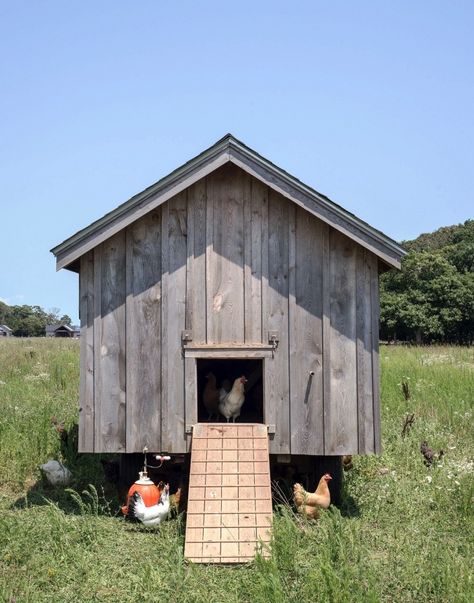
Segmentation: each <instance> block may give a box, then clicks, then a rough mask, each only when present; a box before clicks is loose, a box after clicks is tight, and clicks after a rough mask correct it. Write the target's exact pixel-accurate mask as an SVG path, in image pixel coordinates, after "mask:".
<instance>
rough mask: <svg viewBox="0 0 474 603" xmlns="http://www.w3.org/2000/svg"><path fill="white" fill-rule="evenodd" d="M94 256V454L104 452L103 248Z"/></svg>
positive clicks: (95, 251) (96, 249)
mask: <svg viewBox="0 0 474 603" xmlns="http://www.w3.org/2000/svg"><path fill="white" fill-rule="evenodd" d="M92 253H93V254H94V452H102V435H101V432H100V417H101V414H102V400H101V398H100V373H101V370H102V369H101V365H102V356H101V350H100V346H101V339H102V336H101V332H102V296H101V291H102V247H101V246H100V245H99V246H98V247H96V248H95V249H94V250H93V252H92Z"/></svg>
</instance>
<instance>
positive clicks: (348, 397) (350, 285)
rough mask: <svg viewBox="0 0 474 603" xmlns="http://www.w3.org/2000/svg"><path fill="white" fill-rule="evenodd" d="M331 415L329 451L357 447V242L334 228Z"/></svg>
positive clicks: (337, 451) (331, 289) (327, 439)
mask: <svg viewBox="0 0 474 603" xmlns="http://www.w3.org/2000/svg"><path fill="white" fill-rule="evenodd" d="M330 252H331V256H330V291H331V335H330V337H331V341H330V346H331V416H330V424H329V425H327V426H326V428H327V429H328V431H326V442H327V449H328V453H329V454H347V453H350V452H352V451H355V450H357V449H358V435H357V361H356V336H357V333H356V304H355V294H356V287H355V257H356V256H355V244H354V243H353V242H352V241H350V239H348V238H347V237H345V236H344V235H341V234H340V233H338V232H337V231H335V230H332V231H331V236H330Z"/></svg>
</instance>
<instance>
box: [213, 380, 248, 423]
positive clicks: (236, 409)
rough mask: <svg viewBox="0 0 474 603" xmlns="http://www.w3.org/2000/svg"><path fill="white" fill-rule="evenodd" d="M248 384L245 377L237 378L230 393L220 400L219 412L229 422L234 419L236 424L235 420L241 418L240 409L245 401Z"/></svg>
mask: <svg viewBox="0 0 474 603" xmlns="http://www.w3.org/2000/svg"><path fill="white" fill-rule="evenodd" d="M246 383H247V379H246V378H245V377H244V375H242V377H237V379H236V380H235V381H234V385H233V386H232V389H231V390H230V392H229V393H228V394H227V395H226V396H224V397H223V398H221V399H220V402H219V412H220V413H221V415H222V416H224V417H225V418H226V419H227V422H229V419H232V421H233V422H234V423H235V420H236V419H237V418H238V417H239V416H240V409H241V408H242V405H243V403H244V400H245V393H244V386H245V384H246Z"/></svg>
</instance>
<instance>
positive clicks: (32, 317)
mask: <svg viewBox="0 0 474 603" xmlns="http://www.w3.org/2000/svg"><path fill="white" fill-rule="evenodd" d="M0 324H1V325H7V326H8V327H10V329H12V331H13V335H16V336H17V337H42V336H44V335H45V332H46V325H56V324H64V325H69V326H71V319H70V317H69V316H68V315H67V314H64V315H63V316H61V315H60V311H59V309H57V308H53V309H51V310H49V311H46V310H43V308H41V307H40V306H26V305H23V306H9V305H7V304H6V303H4V302H0Z"/></svg>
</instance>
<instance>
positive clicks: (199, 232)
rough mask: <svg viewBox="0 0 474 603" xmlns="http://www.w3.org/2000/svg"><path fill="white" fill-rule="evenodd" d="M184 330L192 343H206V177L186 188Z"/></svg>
mask: <svg viewBox="0 0 474 603" xmlns="http://www.w3.org/2000/svg"><path fill="white" fill-rule="evenodd" d="M187 254H188V258H187V275H186V329H189V330H190V331H191V332H192V336H193V342H194V343H205V342H206V295H205V284H206V180H205V179H202V180H199V181H198V182H196V184H194V185H193V186H192V187H190V188H189V189H188V236H187Z"/></svg>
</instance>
